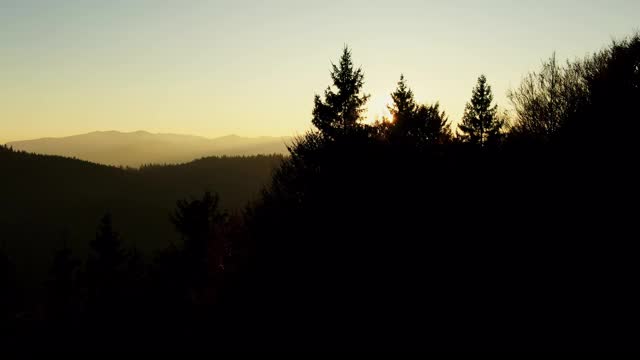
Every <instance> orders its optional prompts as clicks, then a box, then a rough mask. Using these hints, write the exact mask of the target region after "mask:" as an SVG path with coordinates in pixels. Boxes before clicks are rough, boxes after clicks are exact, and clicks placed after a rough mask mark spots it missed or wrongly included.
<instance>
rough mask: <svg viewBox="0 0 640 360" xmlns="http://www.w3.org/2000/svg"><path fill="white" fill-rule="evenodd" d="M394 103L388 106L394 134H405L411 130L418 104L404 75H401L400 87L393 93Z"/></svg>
mask: <svg viewBox="0 0 640 360" xmlns="http://www.w3.org/2000/svg"><path fill="white" fill-rule="evenodd" d="M391 99H392V100H393V104H392V105H390V106H387V107H388V109H389V112H390V113H391V116H392V120H393V129H394V130H393V132H394V134H397V135H400V136H403V135H406V134H408V133H409V132H411V129H412V128H413V127H414V120H415V115H416V110H417V108H418V105H417V104H416V101H415V99H414V96H413V91H411V89H410V88H409V87H408V86H407V82H406V80H405V78H404V75H400V81H398V87H397V88H396V90H395V91H394V92H393V93H392V94H391Z"/></svg>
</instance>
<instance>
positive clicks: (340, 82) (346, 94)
mask: <svg viewBox="0 0 640 360" xmlns="http://www.w3.org/2000/svg"><path fill="white" fill-rule="evenodd" d="M332 67H333V69H332V71H331V80H332V81H333V87H334V88H332V87H331V86H329V87H327V89H326V90H325V92H324V100H323V99H322V98H321V97H320V95H316V96H315V99H314V109H313V120H312V123H313V125H314V126H315V127H316V128H318V130H320V131H321V132H322V134H323V135H324V136H326V137H328V138H332V139H335V138H338V137H340V136H341V135H348V134H350V133H352V132H353V130H354V129H357V128H358V127H359V125H360V121H361V120H362V118H363V115H364V112H365V111H366V108H365V104H366V103H367V101H368V100H369V95H366V94H362V93H361V91H362V86H363V85H364V73H363V71H362V69H361V68H357V69H356V68H355V67H354V65H353V61H352V59H351V50H349V48H348V47H346V46H345V48H344V50H343V52H342V57H341V58H340V62H339V64H338V65H335V64H332Z"/></svg>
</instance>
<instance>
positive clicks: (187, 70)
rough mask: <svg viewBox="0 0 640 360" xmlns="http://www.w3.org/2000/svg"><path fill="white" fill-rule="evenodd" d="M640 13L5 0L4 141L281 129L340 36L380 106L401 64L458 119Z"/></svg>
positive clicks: (576, 1)
mask: <svg viewBox="0 0 640 360" xmlns="http://www.w3.org/2000/svg"><path fill="white" fill-rule="evenodd" d="M639 27H640V1H638V0H608V1H605V0H554V1H550V0H538V1H506V0H486V1H470V0H449V1H428V0H422V1H417V0H393V1H390V0H387V1H378V0H353V1H349V0H341V1H337V0H324V1H314V2H310V1H305V0H271V1H266V0H265V1H257V0H254V1H249V0H233V1H231V0H229V1H227V0H220V1H216V0H209V1H205V0H181V1H179V0H101V1H97V0H84V1H81V0H57V1H55V0H41V1H36V0H0V143H2V142H5V141H9V140H17V139H25V138H34V137H41V136H61V135H71V134H76V133H82V132H88V131H94V130H112V129H114V130H123V131H132V130H139V129H144V130H149V131H154V132H174V133H190V134H199V135H204V136H218V135H226V134H230V133H236V134H240V135H247V136H256V135H291V134H295V133H301V132H302V131H304V130H305V129H307V128H309V126H310V119H311V115H310V113H311V110H312V105H313V102H312V100H313V95H314V93H320V92H322V90H323V89H324V88H325V87H326V86H327V85H329V80H330V79H329V69H330V61H331V60H336V59H337V57H338V56H339V54H340V51H341V48H342V46H343V45H344V44H348V45H349V46H351V47H352V49H353V54H354V60H355V62H356V63H357V64H360V65H362V67H363V69H364V71H365V81H366V84H365V89H366V91H367V92H369V93H371V94H372V95H373V97H372V102H371V104H370V106H369V108H370V113H371V116H372V117H373V116H375V115H378V114H381V113H382V112H383V109H384V105H385V102H387V101H388V99H389V96H388V94H389V93H390V92H391V91H392V90H393V88H394V87H395V84H396V82H397V80H398V78H399V75H400V73H404V74H405V75H406V77H407V79H408V81H409V85H410V86H411V87H412V88H413V89H414V92H415V94H416V97H417V98H418V99H419V100H420V101H429V102H432V101H436V100H439V101H440V102H441V104H442V106H443V107H444V109H445V110H446V111H447V112H448V113H449V114H450V117H451V118H452V119H453V120H457V119H458V118H459V117H460V115H461V114H462V111H463V109H464V105H465V103H466V101H467V100H468V99H469V97H470V95H471V89H472V87H473V85H474V83H475V81H476V79H477V77H478V76H479V75H480V74H482V73H484V74H486V75H487V78H488V80H489V82H490V84H492V85H493V89H494V92H495V94H496V100H497V101H498V104H499V105H501V106H507V105H508V102H507V100H506V96H505V93H506V91H507V90H508V89H509V88H510V87H513V86H516V85H517V84H518V83H519V81H520V79H521V77H522V76H523V75H524V74H525V73H526V72H527V71H530V70H534V69H536V68H538V66H539V65H540V63H541V61H542V59H544V58H547V57H548V56H549V55H551V53H552V52H553V51H554V50H555V51H556V52H557V55H558V57H559V58H560V59H565V58H575V57H582V56H584V55H586V54H587V53H590V52H593V51H595V50H598V49H600V48H602V47H604V46H605V45H607V44H608V43H609V42H610V40H611V39H612V38H619V37H622V36H625V35H629V34H631V33H632V32H633V31H634V30H638V29H639Z"/></svg>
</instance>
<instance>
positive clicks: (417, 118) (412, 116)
mask: <svg viewBox="0 0 640 360" xmlns="http://www.w3.org/2000/svg"><path fill="white" fill-rule="evenodd" d="M391 99H392V100H393V104H392V105H391V106H388V108H389V112H390V113H391V115H392V116H393V128H392V130H391V137H392V140H402V141H405V142H407V141H408V142H410V143H413V144H415V145H418V146H420V145H426V144H436V143H441V142H444V141H446V140H445V139H446V138H450V137H451V134H450V129H449V124H448V120H447V116H446V114H445V112H444V111H442V112H441V111H440V104H439V103H435V104H433V105H418V104H417V103H416V101H415V98H414V95H413V91H411V89H410V88H409V87H408V86H407V82H406V80H405V78H404V75H400V81H399V82H398V87H397V88H396V90H395V91H394V92H393V93H392V94H391Z"/></svg>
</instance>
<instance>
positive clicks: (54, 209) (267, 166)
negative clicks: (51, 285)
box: [0, 147, 282, 266]
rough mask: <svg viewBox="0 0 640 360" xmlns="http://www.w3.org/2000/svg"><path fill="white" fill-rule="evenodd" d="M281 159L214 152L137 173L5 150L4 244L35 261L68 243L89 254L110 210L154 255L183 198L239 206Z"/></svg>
mask: <svg viewBox="0 0 640 360" xmlns="http://www.w3.org/2000/svg"><path fill="white" fill-rule="evenodd" d="M281 160H282V156H280V155H266V156H250V157H210V158H202V159H199V160H195V161H192V162H190V163H186V164H181V165H168V166H160V165H152V166H144V167H142V168H140V169H139V170H138V169H136V170H134V169H122V168H116V167H111V166H104V165H98V164H94V163H90V162H86V161H81V160H76V159H70V158H64V157H59V156H47V155H35V154H30V153H26V152H19V151H13V150H10V149H8V148H4V147H0V199H2V201H1V202H0V243H2V244H3V246H4V248H5V249H6V252H8V253H9V254H12V255H13V256H14V257H15V259H16V262H18V263H24V264H31V265H30V266H33V265H34V264H35V263H43V262H47V261H49V260H50V259H51V254H52V252H53V251H54V249H56V248H59V247H60V246H62V244H63V243H67V244H69V245H71V246H72V247H73V248H75V249H78V251H79V252H81V253H84V252H85V251H86V249H87V247H88V244H89V242H90V241H91V240H92V239H93V238H94V237H95V229H96V224H97V223H98V221H99V219H100V217H101V216H102V215H104V214H105V212H111V213H112V214H113V219H114V224H116V226H117V227H118V229H119V231H120V232H121V234H122V237H123V240H124V241H125V243H128V244H131V245H135V246H136V247H137V248H139V249H140V250H142V251H143V252H145V253H151V252H153V251H154V250H157V249H160V248H163V247H166V246H167V244H168V243H169V242H172V241H177V240H178V239H179V237H178V235H177V234H176V233H175V231H174V229H173V226H172V225H171V223H170V222H169V221H168V219H169V214H170V213H171V212H172V211H173V209H174V208H175V205H176V201H177V200H180V199H184V198H188V197H192V196H201V195H202V193H203V192H204V191H211V192H216V193H218V194H219V195H220V198H221V205H222V207H223V208H226V209H229V210H230V211H234V210H239V209H241V208H242V207H244V206H245V204H246V203H247V202H248V201H249V200H250V199H252V198H253V197H254V196H255V195H256V194H257V193H258V191H259V190H260V189H261V187H262V186H263V185H264V184H265V183H266V182H267V181H268V179H269V178H270V176H271V173H272V171H273V169H274V168H275V167H276V166H277V164H279V163H280V162H281ZM19 259H24V260H23V261H20V260H19ZM46 265H48V263H47V264H46Z"/></svg>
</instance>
